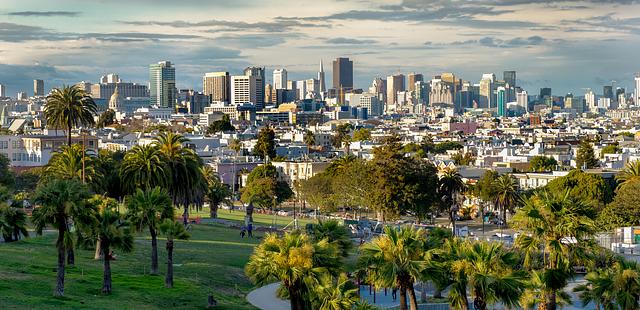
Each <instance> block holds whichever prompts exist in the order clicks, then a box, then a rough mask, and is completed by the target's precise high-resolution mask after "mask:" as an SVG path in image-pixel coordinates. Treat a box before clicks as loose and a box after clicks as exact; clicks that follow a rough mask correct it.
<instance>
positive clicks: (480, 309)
mask: <svg viewBox="0 0 640 310" xmlns="http://www.w3.org/2000/svg"><path fill="white" fill-rule="evenodd" d="M473 308H474V309H475V310H485V309H487V302H486V301H485V300H484V299H483V298H482V297H479V296H478V295H476V298H474V299H473Z"/></svg>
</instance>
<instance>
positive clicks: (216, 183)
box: [202, 165, 232, 219]
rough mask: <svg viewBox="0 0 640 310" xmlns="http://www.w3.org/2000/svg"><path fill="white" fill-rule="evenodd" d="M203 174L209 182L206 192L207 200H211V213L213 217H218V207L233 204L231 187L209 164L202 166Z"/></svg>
mask: <svg viewBox="0 0 640 310" xmlns="http://www.w3.org/2000/svg"><path fill="white" fill-rule="evenodd" d="M202 170H203V171H202V174H203V175H204V178H205V181H206V182H207V192H206V193H205V200H207V201H208V202H209V215H210V217H211V218H212V219H214V218H218V207H219V206H220V205H221V204H223V203H226V204H231V203H232V202H231V199H229V198H230V197H231V196H232V193H231V191H230V190H229V187H227V185H226V184H224V183H222V181H221V180H220V178H219V177H218V174H217V173H215V171H213V168H211V166H209V165H205V166H203V167H202Z"/></svg>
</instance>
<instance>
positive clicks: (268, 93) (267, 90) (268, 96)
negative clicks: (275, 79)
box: [264, 83, 274, 104]
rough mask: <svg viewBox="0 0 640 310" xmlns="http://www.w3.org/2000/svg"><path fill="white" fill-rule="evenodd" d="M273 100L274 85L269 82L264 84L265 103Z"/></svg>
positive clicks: (270, 102)
mask: <svg viewBox="0 0 640 310" xmlns="http://www.w3.org/2000/svg"><path fill="white" fill-rule="evenodd" d="M273 101H274V100H273V86H271V84H269V83H267V85H265V86H264V104H272V103H273Z"/></svg>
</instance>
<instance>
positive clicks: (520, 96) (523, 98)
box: [516, 90, 529, 112]
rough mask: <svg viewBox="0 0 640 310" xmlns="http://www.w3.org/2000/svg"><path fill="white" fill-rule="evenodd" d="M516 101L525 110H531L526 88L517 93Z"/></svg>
mask: <svg viewBox="0 0 640 310" xmlns="http://www.w3.org/2000/svg"><path fill="white" fill-rule="evenodd" d="M516 102H517V103H518V105H519V106H521V107H522V108H523V109H524V110H525V111H527V112H528V111H529V94H528V93H527V91H526V90H523V91H521V92H519V93H517V94H516Z"/></svg>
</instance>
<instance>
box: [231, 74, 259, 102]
mask: <svg viewBox="0 0 640 310" xmlns="http://www.w3.org/2000/svg"><path fill="white" fill-rule="evenodd" d="M262 98H264V96H263V94H262V78H261V77H259V76H255V75H252V76H248V75H234V76H232V77H231V104H232V105H239V104H244V103H253V104H255V105H256V106H261V105H262V104H264V103H263V102H262Z"/></svg>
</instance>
